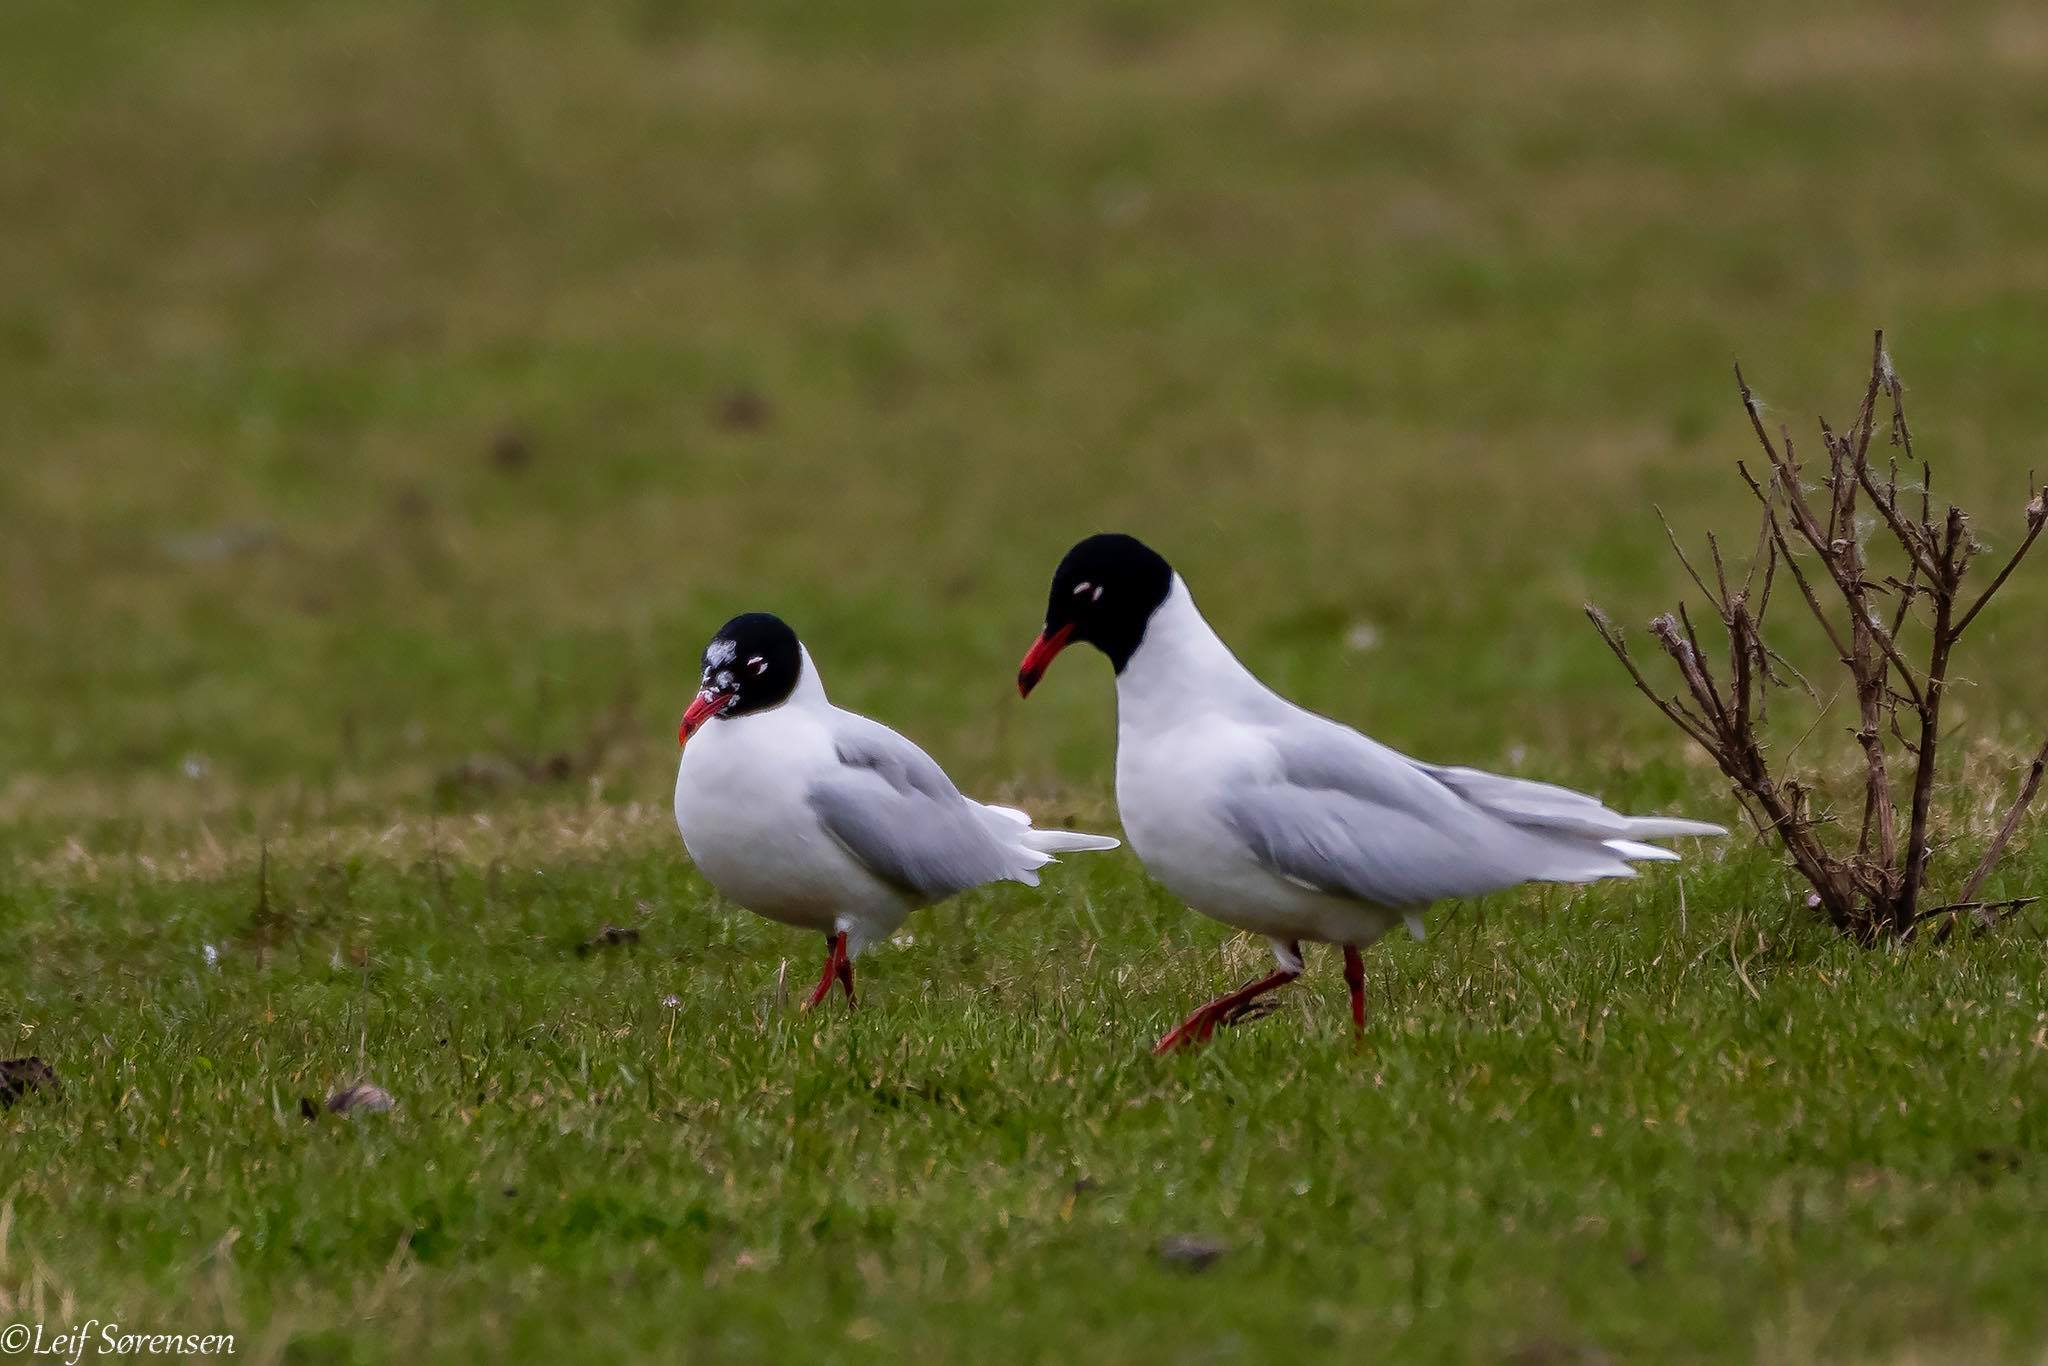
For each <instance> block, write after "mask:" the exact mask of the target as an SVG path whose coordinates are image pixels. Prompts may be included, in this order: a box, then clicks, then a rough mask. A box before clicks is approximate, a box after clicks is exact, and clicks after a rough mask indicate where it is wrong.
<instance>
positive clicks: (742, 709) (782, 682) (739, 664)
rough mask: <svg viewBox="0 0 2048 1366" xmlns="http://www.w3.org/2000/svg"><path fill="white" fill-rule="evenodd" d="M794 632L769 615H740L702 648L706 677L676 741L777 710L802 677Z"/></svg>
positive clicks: (801, 659) (799, 647) (800, 648)
mask: <svg viewBox="0 0 2048 1366" xmlns="http://www.w3.org/2000/svg"><path fill="white" fill-rule="evenodd" d="M803 667H804V651H803V646H802V645H800V644H799V643H798V642H797V638H796V632H794V631H792V630H790V629H789V625H788V623H787V622H785V621H783V619H782V618H781V617H778V616H775V615H773V614H772V613H769V612H743V613H741V614H740V615H739V616H736V617H734V618H733V619H732V620H731V621H728V622H727V623H725V625H723V626H721V627H719V628H718V634H717V635H714V636H713V637H711V643H710V644H708V645H706V646H705V647H704V679H703V682H702V684H701V685H700V687H699V690H698V692H697V697H696V700H695V701H693V702H691V703H690V707H689V710H687V711H685V712H684V713H683V724H682V726H681V727H680V729H679V730H678V731H677V733H676V739H677V740H678V742H680V743H682V744H688V743H689V741H690V737H691V736H692V735H695V734H696V733H697V731H698V729H699V728H700V727H701V726H703V725H704V723H705V722H706V721H710V720H714V719H723V718H726V717H733V716H745V715H747V714H748V713H750V712H757V711H766V710H767V709H768V708H770V707H779V706H781V705H782V704H783V703H784V702H787V701H788V700H789V695H790V694H791V693H792V692H794V691H796V685H797V683H798V681H799V680H800V679H801V678H802V676H803Z"/></svg>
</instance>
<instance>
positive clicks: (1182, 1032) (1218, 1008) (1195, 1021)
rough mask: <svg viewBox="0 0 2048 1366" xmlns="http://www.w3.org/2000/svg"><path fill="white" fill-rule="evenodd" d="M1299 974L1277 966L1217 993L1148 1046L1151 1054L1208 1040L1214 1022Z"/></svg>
mask: <svg viewBox="0 0 2048 1366" xmlns="http://www.w3.org/2000/svg"><path fill="white" fill-rule="evenodd" d="M1297 956H1298V952H1297ZM1299 976H1301V974H1300V973H1299V972H1289V971H1288V970H1287V969H1285V968H1281V969H1280V970H1279V971H1277V972H1274V973H1271V974H1269V975H1268V976H1265V977H1261V978H1260V979H1259V980H1258V981H1256V982H1251V983H1247V984H1246V985H1244V986H1242V987H1239V988H1238V989H1237V990H1236V991H1233V992H1231V993H1230V994H1229V995H1228V996H1218V997H1217V998H1216V999H1215V1000H1213V1001H1211V1002H1209V1004H1207V1005H1205V1006H1203V1007H1202V1008H1201V1009H1200V1010H1198V1011H1196V1012H1195V1013H1194V1014H1192V1015H1190V1016H1188V1017H1187V1019H1185V1020H1183V1021H1181V1023H1180V1027H1179V1028H1177V1029H1175V1030H1174V1031H1173V1032H1172V1033H1170V1034H1168V1035H1167V1036H1166V1037H1165V1038H1163V1039H1161V1040H1160V1041H1159V1042H1158V1043H1156V1044H1154V1045H1153V1046H1152V1056H1153V1057H1155V1058H1156V1057H1158V1056H1159V1055H1160V1054H1162V1053H1170V1052H1172V1051H1173V1050H1174V1049H1176V1048H1180V1047H1183V1046H1184V1045H1190V1044H1203V1043H1207V1042H1209V1036H1210V1035H1212V1034H1214V1033H1215V1032H1216V1026H1217V1025H1219V1024H1223V1023H1225V1022H1227V1021H1231V1020H1235V1019H1237V1018H1238V1017H1239V1015H1240V1014H1241V1013H1242V1012H1243V1011H1244V1008H1245V1006H1247V1005H1248V1004H1250V1003H1251V1002H1252V1001H1253V1000H1254V999H1255V998H1257V997H1260V996H1263V995H1265V994H1266V993H1267V992H1269V991H1271V990H1273V989H1274V988H1275V987H1284V986H1286V985H1287V984H1288V983H1289V982H1291V981H1293V980H1294V979H1295V978H1297V977H1299Z"/></svg>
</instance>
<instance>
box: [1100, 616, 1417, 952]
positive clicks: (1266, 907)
mask: <svg viewBox="0 0 2048 1366" xmlns="http://www.w3.org/2000/svg"><path fill="white" fill-rule="evenodd" d="M1292 710H1293V708H1292V706H1291V704H1290V703H1288V702H1286V701H1285V700H1284V699H1282V698H1280V697H1279V696H1278V695H1277V694H1275V693H1273V692H1272V691H1271V690H1269V689H1268V688H1267V687H1266V686H1265V685H1264V684H1262V683H1260V682H1259V681H1258V679H1256V678H1254V677H1253V676H1252V675H1251V674H1250V673H1249V672H1248V671H1247V670H1246V669H1245V668H1244V666H1243V665H1242V664H1240V663H1238V661H1237V659H1236V657H1235V656H1233V655H1232V654H1231V653H1230V651H1229V649H1228V648H1227V647H1226V646H1225V645H1224V644H1223V642H1222V641H1221V640H1220V639H1219V638H1218V637H1217V636H1216V634H1215V632H1214V631H1213V630H1211V629H1210V627H1209V624H1208V623H1207V622H1206V621H1204V620H1203V619H1202V616H1201V614H1200V612H1198V611H1197V610H1196V608H1195V605H1194V601H1193V599H1192V598H1190V597H1189V596H1188V594H1187V589H1186V587H1185V586H1184V585H1183V584H1182V583H1181V582H1180V581H1179V579H1177V578H1176V579H1175V580H1174V584H1173V588H1172V590H1171V592H1170V593H1169V595H1168V597H1167V600H1166V601H1165V602H1164V603H1163V604H1161V606H1160V608H1159V610H1158V611H1157V612H1156V613H1154V614H1153V617H1152V620H1151V622H1150V623H1148V624H1147V627H1146V632H1145V640H1144V643H1143V644H1142V645H1141V646H1140V647H1139V649H1138V651H1137V652H1136V653H1135V654H1134V655H1133V656H1132V657H1131V659H1130V661H1129V662H1128V664H1127V665H1126V666H1125V668H1124V671H1123V672H1122V673H1121V674H1119V675H1118V676H1117V745H1116V792H1117V810H1118V814H1119V815H1120V816H1121V817H1122V819H1123V824H1124V832H1125V834H1126V835H1127V836H1128V837H1129V839H1130V844H1131V849H1132V851H1133V852H1134V853H1136V854H1137V856H1138V857H1139V859H1140V860H1142V861H1143V863H1144V864H1145V868H1146V870H1147V871H1148V872H1150V873H1151V874H1152V876H1154V877H1156V878H1158V879H1159V881H1160V882H1162V883H1163V884H1165V886H1166V888H1167V890H1169V891H1171V892H1172V893H1173V894H1174V895H1175V896H1178V897H1179V898H1181V900H1183V901H1185V902H1186V903H1187V904H1188V906H1189V907H1190V908H1191V909H1194V910H1197V911H1200V912H1201V913H1202V914H1204V915H1207V916H1209V917H1211V918H1212V919H1215V920H1220V921H1222V922H1223V923H1224V924H1226V925H1233V926H1236V927H1237V928H1239V929H1243V930H1250V931H1252V932H1253V933H1256V934H1265V935H1271V936H1273V937H1275V938H1279V939H1283V940H1284V939H1311V940H1318V941H1323V942H1328V943H1349V944H1358V945H1365V944H1370V943H1372V942H1373V941H1374V940H1376V939H1378V938H1379V937H1380V936H1381V935H1383V934H1384V933H1386V931H1387V929H1388V928H1389V927H1390V926H1391V925H1393V924H1396V923H1398V918H1397V917H1396V916H1394V915H1392V914H1391V913H1389V912H1385V911H1382V910H1380V909H1378V908H1375V907H1370V906H1364V905H1361V904H1359V903H1357V902H1354V901H1348V900H1344V899H1341V898H1337V897H1332V896H1329V895H1326V894H1325V893H1322V892H1319V891H1316V890H1315V889H1313V888H1311V887H1307V886H1304V885H1302V884H1300V883H1296V882H1291V881H1289V880H1288V879H1286V878H1284V877H1281V876H1279V875H1277V874H1275V873H1273V872H1271V871H1270V870H1268V869H1267V868H1266V867H1265V866H1264V865H1262V864H1261V863H1259V861H1258V860H1257V859H1256V858H1255V857H1253V854H1252V851H1251V849H1250V847H1249V845H1248V844H1247V843H1246V842H1245V840H1244V838H1243V836H1242V835H1241V834H1240V833H1239V832H1238V831H1237V830H1236V829H1235V828H1233V827H1232V826H1231V824H1230V823H1229V821H1228V819H1227V818H1226V816H1225V814H1224V813H1225V811H1226V809H1227V802H1226V798H1227V797H1228V796H1229V795H1230V794H1231V792H1232V791H1233V790H1237V789H1241V787H1242V786H1243V785H1244V784H1245V783H1247V782H1248V781H1250V780H1252V779H1254V778H1263V777H1266V776H1268V775H1269V774H1270V772H1271V771H1272V769H1273V768H1274V766H1275V765H1276V764H1277V762H1278V760H1277V754H1276V752H1275V751H1274V749H1273V747H1272V743H1271V739H1270V732H1269V731H1268V730H1267V729H1266V726H1267V725H1268V724H1269V723H1271V722H1272V721H1274V720H1275V719H1276V718H1278V717H1281V716H1284V715H1285V714H1287V713H1289V712H1291V711H1292Z"/></svg>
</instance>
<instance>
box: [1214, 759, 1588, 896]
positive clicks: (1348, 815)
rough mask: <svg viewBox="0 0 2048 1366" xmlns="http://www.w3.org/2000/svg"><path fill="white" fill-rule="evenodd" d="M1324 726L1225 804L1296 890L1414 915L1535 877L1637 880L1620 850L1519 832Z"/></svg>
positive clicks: (1433, 779)
mask: <svg viewBox="0 0 2048 1366" xmlns="http://www.w3.org/2000/svg"><path fill="white" fill-rule="evenodd" d="M1324 726H1325V727H1327V728H1326V729H1325V728H1324V727H1318V728H1317V731H1316V733H1315V734H1313V735H1311V734H1307V733H1303V734H1300V735H1289V736H1282V737H1280V738H1279V739H1278V740H1277V741H1276V753H1277V757H1278V760H1279V762H1278V765H1277V770H1276V771H1275V772H1273V773H1272V774H1270V775H1269V777H1268V780H1267V781H1264V782H1258V783H1252V784H1247V785H1244V786H1241V787H1239V788H1237V789H1235V790H1234V791H1233V793H1232V795H1231V797H1230V798H1229V799H1228V800H1227V803H1226V812H1225V814H1226V818H1227V819H1228V821H1229V824H1230V826H1231V828H1232V829H1233V830H1235V831H1236V832H1237V834H1238V836H1239V837H1240V838H1242V839H1243V840H1244V841H1245V843H1246V845H1247V846H1248V847H1249V848H1250V850H1251V852H1252V855H1253V857H1254V858H1256V859H1257V860H1258V861H1259V862H1260V864H1262V865H1263V866H1265V867H1266V868H1267V869H1269V870H1270V871H1272V872H1274V873H1277V874H1279V875H1280V876H1282V877H1285V878H1287V879H1288V880H1290V881H1292V882H1295V883H1297V884H1299V885H1301V886H1304V887H1309V888H1312V889H1314V890H1316V891H1320V892H1326V893H1329V894H1331V895H1335V896H1345V897H1350V898H1353V899H1355V900H1358V901H1363V902H1367V903H1369V904H1371V905H1375V906H1382V907H1385V908H1387V909H1390V910H1407V909H1411V908H1419V907H1422V906H1427V905H1429V904H1430V903H1431V902H1433V901H1441V900H1444V899H1446V898H1449V897H1464V896H1477V895H1480V894H1482V893H1485V892H1491V891H1497V890H1499V889H1500V888H1503V887H1509V886H1513V885H1514V884H1515V883H1518V882H1525V881H1529V880H1532V879H1542V880H1560V881H1582V880H1586V879H1590V878H1597V877H1617V876H1627V874H1628V871H1629V869H1628V866H1627V864H1626V863H1623V862H1622V861H1621V860H1620V859H1619V858H1618V857H1617V855H1616V854H1615V852H1614V851H1612V850H1610V849H1606V848H1603V847H1601V846H1600V845H1598V844H1588V843H1581V842H1579V841H1577V840H1569V841H1568V840H1561V839H1556V838H1551V837H1547V834H1546V832H1539V831H1535V830H1528V829H1522V828H1519V827H1517V826H1515V825H1513V824H1510V823H1509V822H1507V821H1505V820H1502V819H1500V818H1499V817H1497V816H1495V815H1493V814H1492V813H1489V812H1486V811H1483V810H1481V809H1479V808H1477V807H1475V806H1474V805H1473V804H1472V803H1471V802H1470V801H1469V800H1467V799H1466V797H1465V796H1464V795H1463V794H1461V793H1460V792H1458V791H1457V790H1456V789H1455V788H1453V787H1452V786H1450V785H1448V784H1446V783H1445V782H1444V781H1443V780H1442V779H1440V778H1439V777H1438V776H1437V775H1436V774H1435V773H1433V772H1431V771H1430V770H1428V769H1425V768H1423V767H1421V766H1419V765H1417V764H1416V763H1414V761H1412V760H1410V759H1409V758H1408V757H1407V756H1406V755H1403V754H1401V753H1399V752H1397V751H1395V750H1392V749H1389V748H1387V747H1386V746H1384V745H1381V744H1379V743H1378V742H1377V741H1373V740H1368V739H1367V738H1366V737H1364V736H1362V735H1359V734H1358V733H1357V732H1355V731H1351V730H1348V729H1346V728H1344V727H1340V726H1337V725H1335V724H1334V723H1327V722H1326V723H1324Z"/></svg>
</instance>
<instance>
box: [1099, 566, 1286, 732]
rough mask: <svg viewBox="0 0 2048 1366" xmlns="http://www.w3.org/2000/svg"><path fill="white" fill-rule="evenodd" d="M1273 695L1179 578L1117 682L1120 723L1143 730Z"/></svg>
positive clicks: (1150, 622)
mask: <svg viewBox="0 0 2048 1366" xmlns="http://www.w3.org/2000/svg"><path fill="white" fill-rule="evenodd" d="M1268 695H1269V694H1268V692H1267V688H1266V685H1265V684H1263V683H1261V682H1259V680H1258V679H1256V678H1254V677H1253V676H1252V673H1251V670H1249V669H1247V668H1245V666H1244V665H1243V664H1240V663H1239V662H1238V659H1237V656H1236V655H1234V654H1232V653H1230V647H1229V646H1228V645H1225V644H1224V643H1223V637H1221V636H1219V635H1217V634H1216V631H1215V628H1213V627H1211V626H1210V625H1209V623H1208V622H1207V621H1205V620H1204V619H1203V617H1202V613H1201V610H1200V609H1199V608H1197V607H1196V606H1195V600H1194V598H1193V597H1192V596H1191V595H1190V594H1189V593H1188V588H1187V585H1186V584H1184V583H1182V582H1181V578H1180V575H1178V574H1176V575H1174V576H1173V587H1172V588H1171V589H1169V590H1168V591H1167V594H1166V601H1164V602H1162V603H1160V604H1159V607H1158V610H1156V611H1155V612H1153V613H1152V619H1151V620H1150V621H1148V622H1147V623H1146V624H1145V638H1144V639H1143V640H1141V641H1140V642H1139V643H1138V648H1137V649H1136V650H1135V651H1133V652H1132V654H1131V657H1130V659H1129V660H1128V661H1127V662H1126V663H1125V664H1124V671H1123V672H1122V673H1120V674H1118V675H1117V676H1116V707H1117V721H1118V724H1119V725H1120V726H1129V725H1131V724H1133V723H1136V724H1138V725H1140V726H1144V725H1146V724H1148V723H1149V722H1151V721H1155V720H1156V721H1167V720H1171V719H1173V718H1176V717H1180V716H1184V715H1186V714H1187V713H1189V712H1192V711H1199V710H1203V709H1206V708H1208V707H1213V706H1217V705H1219V704H1227V703H1231V702H1240V701H1242V700H1244V699H1248V698H1256V697H1265V696H1268Z"/></svg>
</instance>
